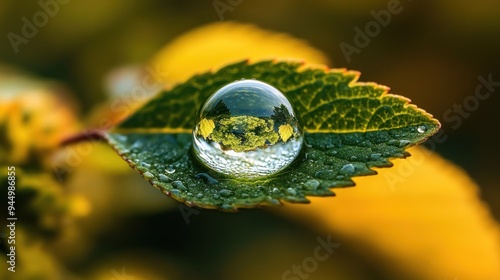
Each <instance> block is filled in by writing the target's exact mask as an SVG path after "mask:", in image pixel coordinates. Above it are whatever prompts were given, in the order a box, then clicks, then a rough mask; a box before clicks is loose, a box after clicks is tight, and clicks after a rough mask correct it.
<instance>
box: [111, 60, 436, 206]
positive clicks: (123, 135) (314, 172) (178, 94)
mask: <svg viewBox="0 0 500 280" xmlns="http://www.w3.org/2000/svg"><path fill="white" fill-rule="evenodd" d="M358 77H359V73H358V72H355V71H346V70H344V69H331V70H328V69H324V68H312V67H307V66H304V65H303V64H301V63H297V62H281V61H264V62H259V63H255V64H249V63H248V62H246V61H245V62H240V63H236V64H232V65H229V66H226V67H224V68H222V69H220V70H218V71H217V72H215V73H214V72H208V73H204V74H201V75H196V76H193V77H192V78H191V79H189V80H188V81H186V82H185V83H183V84H180V85H177V86H176V87H174V88H172V89H170V90H166V91H163V92H161V93H159V94H158V95H157V96H156V97H155V98H153V99H152V100H150V101H149V102H148V103H147V104H145V105H144V106H143V107H142V108H141V109H139V110H138V111H137V112H135V113H134V114H133V115H132V116H131V117H129V118H128V119H127V120H125V121H124V122H122V123H121V124H119V125H118V126H117V127H115V128H114V129H112V130H111V131H110V132H108V133H107V134H106V139H107V140H108V142H109V143H110V145H111V146H112V147H113V148H114V149H115V150H116V151H117V152H118V153H119V154H120V155H121V156H122V157H123V158H124V159H125V160H126V161H127V162H128V163H129V164H130V165H131V166H132V167H133V168H134V169H136V170H138V171H139V172H140V173H141V174H142V176H143V177H144V178H145V179H146V180H148V181H149V182H150V183H151V184H152V185H153V186H155V187H157V188H158V189H160V190H161V191H162V192H163V193H165V194H167V195H169V196H172V197H174V198H175V199H177V200H179V201H182V202H184V203H186V204H187V205H190V206H192V205H196V206H199V207H203V208H217V209H221V210H225V211H234V210H236V209H237V208H239V207H247V208H250V207H255V206H257V205H264V204H271V205H279V204H281V201H289V202H300V203H307V202H308V200H307V198H306V197H307V196H328V195H334V193H333V192H332V191H331V190H330V189H331V188H335V187H346V186H354V182H353V181H352V180H351V177H353V176H360V175H371V174H376V172H375V171H373V170H371V168H372V167H389V166H391V165H392V164H391V163H390V162H389V160H388V159H390V158H403V157H406V156H408V155H409V154H408V153H407V152H405V149H406V148H408V147H410V146H413V145H416V144H418V143H420V142H422V141H424V140H425V139H427V138H428V137H430V136H431V135H433V134H434V133H436V132H437V130H438V129H439V127H440V124H439V122H438V121H437V120H435V119H433V118H432V116H431V115H429V114H427V113H426V112H425V111H423V110H421V109H418V108H417V107H416V106H414V105H410V104H409V100H408V99H406V98H404V97H401V96H397V95H392V94H388V93H387V91H388V88H387V87H384V86H380V85H377V84H375V83H361V82H357V79H358ZM239 79H257V80H260V81H263V82H266V83H268V84H270V85H272V86H274V87H276V88H278V89H279V90H280V91H281V92H283V94H285V96H287V98H288V99H289V100H290V101H291V103H292V104H293V105H294V107H295V110H296V113H297V114H298V115H299V116H300V117H301V119H302V127H303V129H304V131H305V145H304V147H303V150H302V152H301V154H300V155H299V156H298V158H297V159H296V161H295V162H294V163H293V164H292V165H291V166H289V167H287V168H286V169H285V170H283V171H282V172H280V173H278V174H275V175H273V176H269V177H264V178H262V179H258V180H240V179H234V178H228V177H225V176H222V175H219V174H217V173H215V172H213V171H211V170H209V169H208V168H207V167H205V166H203V165H202V164H200V163H198V162H197V161H196V160H195V159H194V157H193V156H192V155H191V145H192V142H191V130H192V129H193V127H194V126H195V118H196V111H197V110H198V108H200V107H201V105H202V104H203V103H204V102H205V100H206V99H207V98H208V97H209V96H210V95H211V94H212V93H214V92H215V91H217V89H219V88H220V87H222V86H224V85H226V84H228V83H230V82H233V81H235V80H239Z"/></svg>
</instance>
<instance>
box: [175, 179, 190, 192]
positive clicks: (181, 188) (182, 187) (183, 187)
mask: <svg viewBox="0 0 500 280" xmlns="http://www.w3.org/2000/svg"><path fill="white" fill-rule="evenodd" d="M172 186H173V187H174V188H176V189H178V190H181V191H185V190H187V188H186V186H184V184H183V183H182V182H181V181H173V182H172Z"/></svg>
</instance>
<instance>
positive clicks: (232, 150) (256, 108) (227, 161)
mask: <svg viewBox="0 0 500 280" xmlns="http://www.w3.org/2000/svg"><path fill="white" fill-rule="evenodd" d="M303 142H304V137H303V134H302V130H301V128H300V124H299V121H298V119H297V116H296V114H295V112H294V110H293V107H292V105H291V104H290V101H288V99H287V98H286V97H285V96H284V95H283V94H282V93H281V92H280V91H279V90H278V89H276V88H274V87H272V86H270V85H268V84H266V83H263V82H260V81H257V80H240V81H236V82H233V83H230V84H228V85H226V86H224V87H222V88H221V89H219V90H218V91H217V92H215V93H214V94H213V95H212V96H210V97H209V98H208V100H207V101H206V102H205V104H203V106H202V108H201V109H200V112H199V115H198V117H197V121H196V126H195V128H194V129H193V151H194V155H195V157H196V158H197V159H198V160H199V161H200V162H202V163H203V164H204V165H206V166H207V167H208V168H210V169H212V170H214V171H216V172H219V173H222V174H225V175H227V176H230V177H235V178H258V177H263V176H268V175H271V174H274V173H276V172H278V171H280V170H283V169H284V168H286V167H287V166H288V165H290V164H291V163H292V161H293V160H294V159H295V158H296V157H297V156H298V154H299V152H300V149H301V148H302V144H303Z"/></svg>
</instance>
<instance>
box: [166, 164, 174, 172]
mask: <svg viewBox="0 0 500 280" xmlns="http://www.w3.org/2000/svg"><path fill="white" fill-rule="evenodd" d="M165 172H167V173H168V174H172V173H174V172H175V168H174V167H173V166H172V165H169V166H167V168H165Z"/></svg>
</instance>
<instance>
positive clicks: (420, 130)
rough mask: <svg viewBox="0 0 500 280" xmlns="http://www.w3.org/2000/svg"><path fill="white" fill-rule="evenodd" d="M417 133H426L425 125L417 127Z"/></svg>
mask: <svg viewBox="0 0 500 280" xmlns="http://www.w3.org/2000/svg"><path fill="white" fill-rule="evenodd" d="M417 131H418V133H424V132H426V131H427V127H426V126H425V125H419V126H418V127H417Z"/></svg>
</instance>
